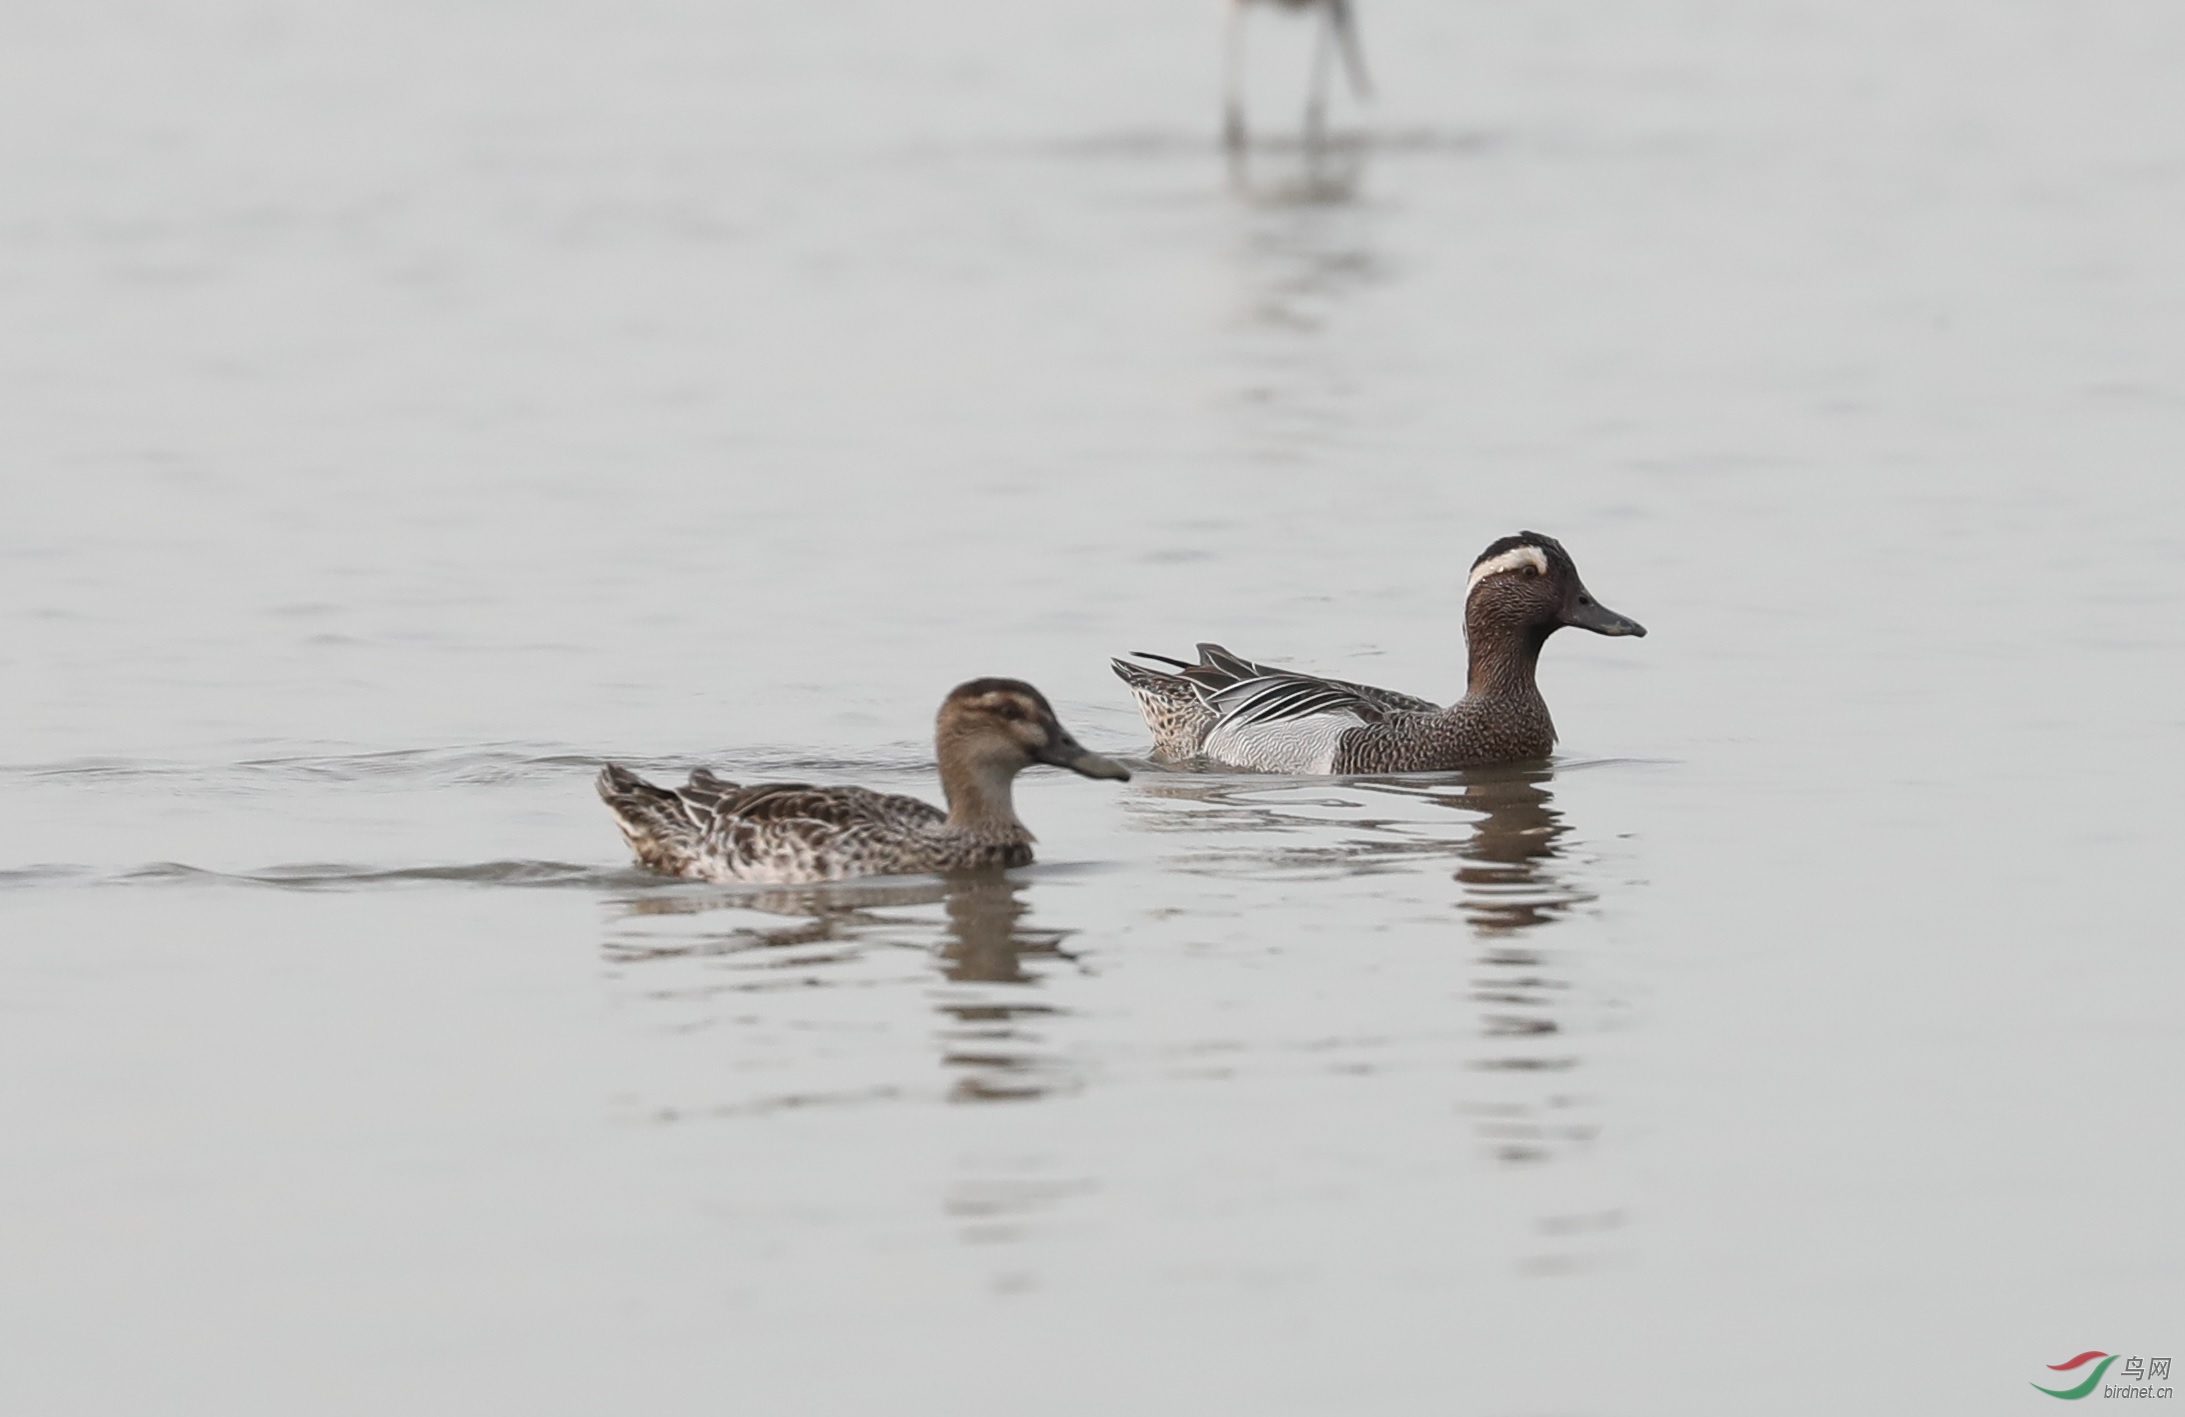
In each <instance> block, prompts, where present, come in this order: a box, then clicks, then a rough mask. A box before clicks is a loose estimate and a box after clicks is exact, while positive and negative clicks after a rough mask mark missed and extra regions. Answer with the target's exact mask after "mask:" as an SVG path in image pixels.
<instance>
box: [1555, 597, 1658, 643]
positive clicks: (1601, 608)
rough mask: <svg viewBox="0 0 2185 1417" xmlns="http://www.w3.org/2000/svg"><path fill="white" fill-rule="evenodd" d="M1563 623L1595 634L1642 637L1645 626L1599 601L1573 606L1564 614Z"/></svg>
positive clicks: (1644, 632)
mask: <svg viewBox="0 0 2185 1417" xmlns="http://www.w3.org/2000/svg"><path fill="white" fill-rule="evenodd" d="M1563 623H1564V624H1566V625H1576V626H1577V627H1578V628H1579V629H1581V630H1591V631H1593V633H1595V634H1596V635H1638V636H1640V637H1642V638H1643V637H1644V636H1645V634H1646V626H1644V625H1642V624H1640V623H1639V622H1638V621H1636V620H1634V619H1632V618H1631V617H1630V616H1629V615H1618V614H1617V613H1616V612H1615V611H1613V610H1611V609H1609V608H1608V607H1607V606H1605V605H1603V604H1601V603H1600V602H1599V601H1595V602H1593V603H1592V604H1590V605H1580V606H1578V607H1576V608H1574V609H1573V610H1571V611H1570V612H1569V613H1568V614H1566V615H1564V617H1563Z"/></svg>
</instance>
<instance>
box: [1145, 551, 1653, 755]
mask: <svg viewBox="0 0 2185 1417" xmlns="http://www.w3.org/2000/svg"><path fill="white" fill-rule="evenodd" d="M1565 625H1576V626H1578V627H1579V628H1580V629H1584V630H1591V631H1593V632H1594V633H1595V634H1597V635H1643V634H1645V633H1646V629H1645V627H1644V626H1642V625H1640V624H1639V622H1638V621H1636V620H1632V619H1629V618H1627V617H1625V616H1622V615H1618V614H1617V613H1616V612H1615V611H1613V610H1610V609H1609V608H1608V607H1607V606H1605V605H1602V604H1601V603H1600V602H1599V601H1596V600H1595V599H1594V598H1593V596H1592V595H1591V594H1590V593H1589V592H1588V591H1587V590H1586V587H1585V583H1584V582H1583V581H1581V580H1579V579H1578V567H1577V566H1576V565H1575V564H1574V563H1573V562H1572V561H1571V559H1570V553H1569V552H1567V551H1565V550H1564V549H1563V547H1562V545H1561V543H1559V542H1557V541H1556V540H1555V538H1553V537H1551V536H1542V535H1541V534H1540V533H1538V532H1534V531H1528V532H1523V533H1520V534H1519V535H1517V536H1505V537H1503V538H1502V539H1501V540H1500V541H1497V542H1496V543H1495V544H1494V545H1492V546H1490V547H1488V548H1487V549H1486V550H1485V551H1483V552H1481V553H1480V556H1479V559H1478V560H1476V561H1474V562H1473V563H1472V576H1471V580H1470V582H1469V583H1468V584H1467V585H1466V587H1465V593H1464V638H1465V641H1466V644H1467V645H1468V646H1469V649H1470V653H1471V672H1470V675H1469V677H1468V679H1467V681H1466V683H1465V689H1464V697H1463V698H1461V699H1459V700H1458V701H1457V702H1456V703H1454V704H1451V705H1450V706H1449V707H1448V708H1442V707H1440V706H1438V705H1436V704H1432V703H1429V702H1427V701H1426V700H1425V699H1417V698H1413V697H1412V696H1410V695H1409V694H1397V693H1391V692H1390V691H1388V690H1386V689H1374V688H1368V687H1367V686H1366V685H1364V684H1351V683H1346V682H1345V681H1343V680H1341V679H1322V678H1318V677H1316V676H1314V675H1311V674H1297V673H1292V672H1291V671H1289V670H1286V669H1271V668H1269V667H1268V666H1266V665H1264V664H1254V663H1252V662H1251V661H1250V660H1246V659H1240V658H1239V657H1237V656H1236V655H1233V654H1231V653H1230V652H1229V651H1227V650H1225V649H1223V648H1222V647H1221V646H1220V645H1212V644H1202V645H1200V646H1199V662H1198V663H1197V664H1185V663H1184V662H1183V661H1182V660H1177V659H1169V658H1167V657H1166V656H1163V655H1157V654H1145V653H1143V652H1141V653H1139V655H1138V658H1140V659H1151V660H1156V661H1158V662H1160V663H1162V664H1168V665H1173V666H1174V667H1175V668H1176V669H1177V671H1178V672H1177V673H1174V674H1169V673H1164V672H1162V671H1160V670H1157V669H1148V668H1146V667H1145V666H1143V665H1138V664H1130V663H1127V662H1125V661H1123V660H1120V659H1118V660H1115V661H1113V663H1114V665H1115V672H1116V673H1117V674H1119V675H1121V676H1122V679H1123V682H1124V683H1126V684H1128V685H1130V691H1131V693H1132V694H1133V695H1135V696H1136V697H1137V700H1138V708H1139V711H1140V712H1142V713H1144V714H1145V716H1146V726H1147V727H1148V728H1150V729H1152V730H1153V751H1154V755H1155V756H1156V757H1159V758H1167V759H1179V758H1183V759H1188V758H1203V759H1211V760H1213V761H1214V762H1217V763H1227V764H1230V765H1231V766H1234V767H1242V768H1257V769H1260V770H1262V771H1265V772H1293V773H1360V772H1444V771H1448V770H1449V769H1452V768H1466V767H1476V766H1478V765H1480V764H1483V763H1508V762H1519V761H1523V760H1524V759H1527V758H1544V757H1546V756H1547V755H1548V751H1549V750H1550V749H1551V748H1553V747H1554V746H1555V724H1554V722H1553V721H1552V720H1551V719H1550V718H1549V717H1548V705H1547V703H1546V701H1545V700H1543V699H1542V698H1541V697H1540V686H1539V685H1538V684H1536V683H1535V682H1534V681H1533V667H1534V665H1536V664H1537V663H1538V662H1539V659H1540V647H1541V646H1542V645H1544V644H1546V643H1547V642H1548V636H1550V635H1552V634H1554V633H1555V632H1556V631H1557V630H1559V629H1561V628H1563V626H1565Z"/></svg>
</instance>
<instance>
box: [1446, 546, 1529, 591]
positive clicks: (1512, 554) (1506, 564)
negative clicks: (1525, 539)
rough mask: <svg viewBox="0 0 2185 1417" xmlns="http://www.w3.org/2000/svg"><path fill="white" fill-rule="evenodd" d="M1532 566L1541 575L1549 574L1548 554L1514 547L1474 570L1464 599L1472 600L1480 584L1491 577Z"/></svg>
mask: <svg viewBox="0 0 2185 1417" xmlns="http://www.w3.org/2000/svg"><path fill="white" fill-rule="evenodd" d="M1521 566H1530V567H1532V568H1533V569H1534V570H1536V571H1538V572H1539V573H1540V574H1541V575H1543V576H1544V575H1546V574H1547V573H1548V553H1547V552H1545V551H1542V550H1541V549H1540V548H1539V547H1537V546H1513V547H1511V548H1510V549H1509V550H1507V551H1505V552H1503V553H1502V554H1501V555H1500V556H1497V557H1495V558H1494V559H1493V560H1492V561H1482V562H1480V563H1479V564H1478V565H1477V566H1474V567H1473V568H1472V579H1470V580H1468V581H1466V582H1465V583H1464V598H1465V599H1466V600H1470V599H1471V598H1472V592H1473V591H1475V590H1477V589H1479V583H1480V582H1481V581H1483V580H1486V579H1487V578H1488V577H1489V576H1499V575H1501V574H1502V573H1503V572H1504V571H1514V570H1517V569H1518V568H1519V567H1521Z"/></svg>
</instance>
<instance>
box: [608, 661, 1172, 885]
mask: <svg viewBox="0 0 2185 1417" xmlns="http://www.w3.org/2000/svg"><path fill="white" fill-rule="evenodd" d="M933 745H934V750H935V753H936V754H937V755H938V757H939V759H940V765H941V791H942V792H943V794H945V795H946V796H947V798H948V810H947V811H946V812H944V811H942V810H941V809H940V808H938V807H934V806H931V805H929V804H927V803H925V802H921V801H919V800H918V799H917V798H915V797H896V796H891V795H887V794H883V793H878V792H868V791H866V790H865V789H864V788H862V787H809V786H806V785H805V784H803V783H794V782H783V783H759V784H755V785H752V786H749V787H745V786H742V785H740V784H737V783H733V782H724V781H722V780H721V779H720V778H718V777H715V776H714V775H713V774H712V773H710V772H707V771H706V770H705V769H704V768H699V769H698V770H696V771H695V772H693V773H691V775H690V783H689V785H688V786H685V787H655V786H654V785H653V784H651V783H649V782H647V781H645V779H643V778H641V777H639V776H638V775H637V774H636V773H633V772H631V771H630V770H629V769H627V768H622V767H617V766H615V765H614V764H613V763H609V764H608V765H607V766H606V767H604V768H602V769H600V774H599V795H600V796H601V797H602V798H603V799H605V801H606V803H607V807H608V810H610V811H612V812H613V813H614V814H615V824H616V825H617V826H619V827H621V828H622V834H623V836H625V837H627V838H628V839H629V842H630V848H631V849H632V850H633V851H635V852H636V853H637V859H638V861H639V862H640V863H642V864H644V865H646V866H650V867H652V868H653V869H654V870H655V871H662V872H665V873H667V874H668V875H671V876H689V877H692V878H694V879H697V880H703V881H766V882H772V883H777V884H795V883H800V882H807V881H838V880H841V879H843V878H844V877H846V876H894V875H907V874H910V873H913V872H922V871H956V870H963V869H966V868H972V867H982V866H988V867H991V866H1023V865H1026V864H1027V863H1029V862H1030V861H1031V859H1032V833H1031V832H1030V831H1028V830H1027V829H1026V828H1025V825H1024V823H1023V822H1021V821H1019V820H1017V813H1016V808H1015V807H1014V806H1013V805H1011V802H1010V788H1011V785H1012V784H1013V783H1014V782H1015V781H1016V776H1017V774H1018V773H1019V772H1022V771H1023V770H1024V769H1025V768H1028V767H1030V766H1031V765H1032V764H1034V763H1052V764H1054V765H1055V766H1056V767H1064V768H1068V769H1070V770H1071V771H1072V772H1077V773H1082V774H1084V775H1085V776H1086V777H1108V778H1115V779H1117V780H1119V781H1128V780H1129V778H1130V773H1129V772H1128V771H1126V770H1125V769H1124V768H1123V766H1122V765H1121V764H1120V763H1115V762H1111V761H1109V760H1108V759H1106V758H1103V757H1101V756H1100V755H1099V754H1098V753H1092V752H1088V751H1086V750H1085V749H1084V748H1083V747H1081V746H1079V744H1078V741H1077V740H1076V739H1075V738H1072V737H1071V736H1070V734H1069V730H1068V729H1066V728H1064V727H1063V726H1062V725H1061V724H1060V723H1057V722H1056V721H1055V711H1054V710H1053V709H1052V708H1050V707H1048V704H1047V700H1046V699H1045V698H1044V697H1042V696H1041V694H1040V692H1039V690H1037V689H1035V688H1033V687H1032V686H1031V685H1030V684H1027V683H1025V682H1023V681H1022V680H1020V679H974V680H972V681H971V682H970V683H968V684H960V685H958V686H957V687H956V689H955V690H954V691H953V692H951V693H950V694H949V696H948V698H947V699H946V700H944V701H943V702H942V704H941V712H940V716H939V717H938V718H937V719H936V720H935V722H934V728H933Z"/></svg>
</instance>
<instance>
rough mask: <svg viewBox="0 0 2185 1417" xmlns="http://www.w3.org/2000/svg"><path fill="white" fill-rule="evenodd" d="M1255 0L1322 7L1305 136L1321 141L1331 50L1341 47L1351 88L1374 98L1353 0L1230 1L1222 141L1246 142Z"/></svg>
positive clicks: (1293, 7) (1233, 147) (1318, 10)
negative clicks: (1249, 30)
mask: <svg viewBox="0 0 2185 1417" xmlns="http://www.w3.org/2000/svg"><path fill="white" fill-rule="evenodd" d="M1253 4H1266V5H1272V6H1275V7H1277V8H1280V9H1284V10H1305V11H1313V12H1316V14H1317V17H1318V19H1319V21H1320V28H1319V29H1318V31H1316V32H1315V34H1314V36H1313V71H1312V89H1311V92H1310V95H1309V96H1308V97H1307V99H1306V101H1305V138H1306V141H1307V142H1308V143H1317V142H1319V141H1320V139H1321V138H1322V136H1323V135H1324V134H1325V133H1326V131H1327V117H1328V68H1329V54H1330V50H1331V49H1332V50H1340V51H1341V53H1342V56H1343V73H1344V75H1345V76H1346V77H1347V78H1348V79H1349V80H1350V87H1351V92H1352V93H1354V94H1356V95H1357V96H1358V97H1359V98H1362V99H1363V98H1370V97H1372V94H1373V86H1372V84H1371V83H1369V82H1368V81H1367V79H1366V57H1365V54H1364V52H1363V51H1361V50H1360V49H1359V47H1358V20H1357V15H1356V14H1355V13H1354V11H1353V9H1352V6H1351V0H1230V3H1229V35H1228V44H1227V51H1226V56H1225V57H1226V61H1227V62H1226V75H1225V81H1224V86H1223V110H1222V141H1223V142H1224V143H1225V144H1226V145H1227V146H1228V147H1229V148H1230V149H1231V150H1232V151H1235V150H1238V149H1241V148H1243V147H1244V146H1245V142H1246V133H1245V123H1244V16H1245V11H1246V10H1247V9H1249V8H1250V7H1251V6H1252V5H1253Z"/></svg>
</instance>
